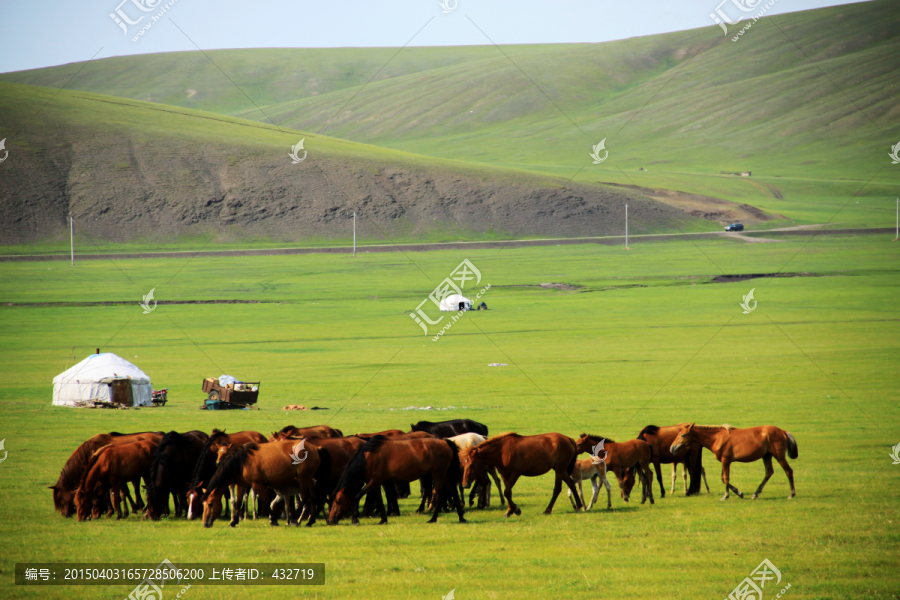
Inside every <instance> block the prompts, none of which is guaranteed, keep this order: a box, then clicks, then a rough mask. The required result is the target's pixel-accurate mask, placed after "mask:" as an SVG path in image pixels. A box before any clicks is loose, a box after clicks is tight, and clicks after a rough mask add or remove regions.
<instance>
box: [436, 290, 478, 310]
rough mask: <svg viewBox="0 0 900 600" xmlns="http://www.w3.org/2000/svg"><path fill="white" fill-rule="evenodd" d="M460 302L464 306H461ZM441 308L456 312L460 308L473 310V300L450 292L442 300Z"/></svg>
mask: <svg viewBox="0 0 900 600" xmlns="http://www.w3.org/2000/svg"><path fill="white" fill-rule="evenodd" d="M460 304H461V305H462V308H460ZM440 309H441V310H442V311H443V312H456V311H459V310H472V301H471V300H469V299H468V298H466V297H465V296H460V295H459V294H450V295H449V296H447V297H446V298H444V299H443V300H441V305H440Z"/></svg>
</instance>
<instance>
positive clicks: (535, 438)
mask: <svg viewBox="0 0 900 600" xmlns="http://www.w3.org/2000/svg"><path fill="white" fill-rule="evenodd" d="M577 455H578V450H577V449H576V447H575V441H574V440H573V439H572V438H570V437H568V436H565V435H563V434H561V433H543V434H541V435H528V436H521V435H519V434H518V433H502V434H500V435H498V436H494V437H492V438H490V439H488V440H487V441H486V442H484V443H483V444H481V445H479V446H476V447H474V448H470V449H469V450H466V451H464V452H463V453H462V460H461V463H462V465H463V485H464V486H466V487H468V486H469V485H470V484H471V483H473V482H474V481H475V480H476V479H477V478H478V477H479V475H480V474H481V473H482V471H483V470H484V468H485V467H486V466H491V467H494V468H496V469H497V470H498V471H499V472H500V477H502V478H503V483H504V484H505V487H506V490H505V491H504V492H503V494H504V496H505V497H506V502H507V505H508V508H507V509H506V516H507V517H509V516H510V515H512V514H513V513H515V514H517V515H521V514H522V510H521V509H520V508H519V507H518V506H516V503H515V502H513V499H512V488H513V486H514V485H516V481H518V480H519V477H521V476H523V475H524V476H525V477H538V476H540V475H543V474H544V473H547V472H548V471H550V470H551V469H552V470H553V471H554V472H555V473H556V481H555V483H554V484H553V496H552V497H551V498H550V504H549V505H548V506H547V509H546V510H545V511H544V514H547V515H549V514H550V513H551V512H552V511H553V504H554V503H555V502H556V498H557V496H559V493H560V492H561V491H562V484H563V482H566V485H567V486H569V489H570V490H572V493H573V494H576V493H577V492H576V490H575V482H574V481H572V476H571V475H570V473H571V472H572V468H573V467H574V465H575V457H576V456H577ZM576 503H577V505H576V507H575V510H576V511H578V510H580V509H582V508H584V505H583V504H582V503H581V498H580V497H578V496H576Z"/></svg>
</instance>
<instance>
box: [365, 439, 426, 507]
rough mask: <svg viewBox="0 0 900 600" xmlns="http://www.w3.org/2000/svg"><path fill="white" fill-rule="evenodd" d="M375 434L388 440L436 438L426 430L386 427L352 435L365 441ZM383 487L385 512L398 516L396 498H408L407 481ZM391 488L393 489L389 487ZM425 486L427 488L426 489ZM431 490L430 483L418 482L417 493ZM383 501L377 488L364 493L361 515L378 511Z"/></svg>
mask: <svg viewBox="0 0 900 600" xmlns="http://www.w3.org/2000/svg"><path fill="white" fill-rule="evenodd" d="M376 435H381V436H384V437H386V438H387V439H389V440H418V439H427V438H432V439H437V436H436V435H433V434H431V433H428V432H427V431H411V432H408V433H407V432H406V431H401V430H399V429H388V430H386V431H382V432H379V433H357V434H356V435H355V436H354V437H358V438H360V439H363V440H365V441H368V440H371V439H372V438H373V437H375V436H376ZM383 487H384V495H385V496H386V497H387V512H388V516H389V517H390V516H392V515H394V516H398V517H399V516H400V504H399V503H398V502H397V499H398V498H409V496H410V494H411V493H412V492H411V490H410V488H409V483H408V482H395V483H389V484H387V485H385V486H383ZM391 488H393V489H391ZM426 488H427V489H426ZM430 492H431V484H430V483H426V482H425V481H420V482H419V495H420V497H422V498H424V497H425V496H426V494H428V493H430ZM383 502H384V501H383V500H382V499H381V492H380V491H378V490H372V491H370V492H369V493H367V494H366V503H365V506H364V507H363V515H365V516H367V517H371V516H372V515H373V514H374V513H375V511H376V510H378V511H380V510H381V509H380V508H379V506H380V504H382V503H383Z"/></svg>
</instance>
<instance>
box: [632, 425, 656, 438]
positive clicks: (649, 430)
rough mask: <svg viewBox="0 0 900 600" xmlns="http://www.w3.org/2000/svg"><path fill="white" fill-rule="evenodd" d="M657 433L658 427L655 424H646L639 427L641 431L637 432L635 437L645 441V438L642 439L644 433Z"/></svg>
mask: <svg viewBox="0 0 900 600" xmlns="http://www.w3.org/2000/svg"><path fill="white" fill-rule="evenodd" d="M657 433H659V427H657V426H656V425H647V426H646V427H644V428H643V429H641V432H640V433H639V434H638V436H637V439H639V440H643V441H645V442H646V441H647V440H646V439H644V435H656V434H657Z"/></svg>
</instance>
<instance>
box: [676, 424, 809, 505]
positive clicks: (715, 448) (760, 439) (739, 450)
mask: <svg viewBox="0 0 900 600" xmlns="http://www.w3.org/2000/svg"><path fill="white" fill-rule="evenodd" d="M694 443H696V444H700V445H701V446H703V447H704V448H707V449H708V450H709V451H711V452H712V453H713V454H715V455H716V458H718V459H719V461H720V462H721V463H722V483H724V484H725V495H724V496H722V498H721V500H727V499H728V492H729V490H734V493H735V494H737V495H738V496H739V497H740V498H743V497H744V494H742V493H741V492H740V491H739V490H738V489H737V488H736V487H734V486H733V485H731V463H733V462H755V461H757V460H759V459H762V460H763V464H764V465H765V467H766V476H765V477H764V478H763V480H762V483H760V484H759V487H758V488H757V489H756V493H755V494H753V499H754V500H756V499H757V498H758V497H759V495H760V494H761V493H762V491H763V487H764V486H765V485H766V482H767V481H769V478H770V477H771V476H772V475H773V474H774V473H775V469H774V468H772V457H773V456H774V457H775V460H777V461H778V464H779V465H781V468H782V469H784V474H785V475H787V478H788V482H790V484H791V495H790V496H788V500H790V499H791V498H793V497H794V496H796V495H797V491H796V490H795V489H794V470H793V469H792V468H791V465H789V464H788V461H787V459H786V458H785V454H787V455H788V456H790V457H791V458H794V459H796V458H797V457H798V456H799V455H800V453H799V452H798V450H797V440H795V439H794V436H793V435H791V434H790V433H789V432H787V431H785V430H783V429H779V428H778V427H775V426H774V425H761V426H759V427H748V428H746V429H737V428H735V427H732V426H731V425H722V426H716V425H695V424H694V423H688V424H687V425H686V426H685V427H683V428H682V429H681V431H680V432H679V433H678V437H677V438H675V441H674V442H673V443H672V454H675V453H676V452H678V451H679V449H680V448H681V447H682V446H689V445H691V444H694Z"/></svg>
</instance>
